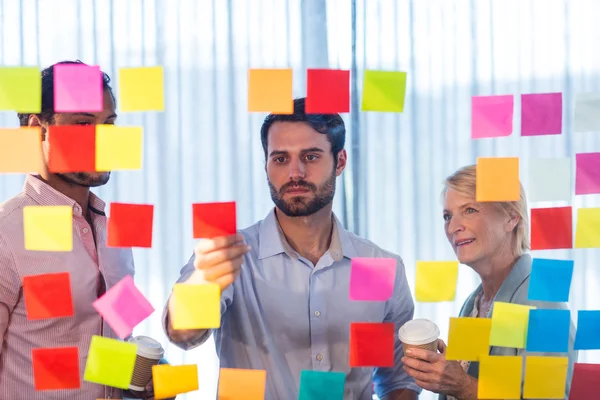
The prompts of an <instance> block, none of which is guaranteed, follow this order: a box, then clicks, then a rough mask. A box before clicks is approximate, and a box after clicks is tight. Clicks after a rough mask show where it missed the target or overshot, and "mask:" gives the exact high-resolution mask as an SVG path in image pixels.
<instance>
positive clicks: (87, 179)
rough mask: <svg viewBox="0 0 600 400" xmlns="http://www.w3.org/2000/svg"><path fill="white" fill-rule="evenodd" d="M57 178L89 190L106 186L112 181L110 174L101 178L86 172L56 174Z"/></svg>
mask: <svg viewBox="0 0 600 400" xmlns="http://www.w3.org/2000/svg"><path fill="white" fill-rule="evenodd" d="M56 176H58V177H59V178H60V179H62V180H63V181H65V182H67V183H70V184H71V185H77V186H83V187H88V188H89V187H98V186H102V185H105V184H106V183H107V182H108V180H109V179H110V172H108V173H106V174H103V175H101V176H91V175H90V174H88V173H86V172H69V173H66V174H56Z"/></svg>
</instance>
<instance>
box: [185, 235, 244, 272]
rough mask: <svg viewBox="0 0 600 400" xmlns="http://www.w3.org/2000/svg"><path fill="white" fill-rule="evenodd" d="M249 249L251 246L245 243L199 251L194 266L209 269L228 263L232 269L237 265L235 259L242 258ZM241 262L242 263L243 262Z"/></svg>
mask: <svg viewBox="0 0 600 400" xmlns="http://www.w3.org/2000/svg"><path fill="white" fill-rule="evenodd" d="M249 251H250V246H248V245H247V244H243V243H242V244H237V245H232V246H230V247H224V248H221V249H217V250H213V251H211V252H208V253H204V252H198V251H197V252H196V258H195V259H194V266H195V267H196V268H197V269H208V268H211V267H215V266H220V265H222V264H227V265H229V267H230V269H231V268H233V267H234V266H235V263H234V260H236V259H237V260H241V259H242V257H243V256H244V254H246V253H247V252H249ZM239 264H240V265H241V262H240V263H239ZM207 279H208V278H207Z"/></svg>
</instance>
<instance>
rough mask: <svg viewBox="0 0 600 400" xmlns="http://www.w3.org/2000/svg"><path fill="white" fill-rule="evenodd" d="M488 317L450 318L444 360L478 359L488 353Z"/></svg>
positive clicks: (490, 323)
mask: <svg viewBox="0 0 600 400" xmlns="http://www.w3.org/2000/svg"><path fill="white" fill-rule="evenodd" d="M491 329H492V320H491V319H490V318H472V317H460V318H450V327H449V330H448V347H447V348H446V360H464V361H478V360H479V357H480V356H481V355H488V354H489V353H490V331H491Z"/></svg>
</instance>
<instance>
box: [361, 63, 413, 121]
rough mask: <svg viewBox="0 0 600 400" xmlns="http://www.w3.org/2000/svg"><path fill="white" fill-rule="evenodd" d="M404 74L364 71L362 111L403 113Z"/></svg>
mask: <svg viewBox="0 0 600 400" xmlns="http://www.w3.org/2000/svg"><path fill="white" fill-rule="evenodd" d="M405 95H406V72H399V71H374V70H366V71H365V73H364V78H363V93H362V107H361V108H362V110H363V111H384V112H386V111H387V112H403V111H404V97H405Z"/></svg>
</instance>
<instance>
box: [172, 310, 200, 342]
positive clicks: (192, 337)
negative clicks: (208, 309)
mask: <svg viewBox="0 0 600 400" xmlns="http://www.w3.org/2000/svg"><path fill="white" fill-rule="evenodd" d="M207 332H208V329H174V328H173V325H171V321H170V319H169V316H167V336H168V337H169V339H170V340H171V342H173V343H175V344H187V343H190V342H193V343H196V342H198V341H200V340H201V339H202V337H203V336H204V335H206V334H207Z"/></svg>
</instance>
